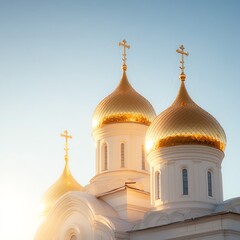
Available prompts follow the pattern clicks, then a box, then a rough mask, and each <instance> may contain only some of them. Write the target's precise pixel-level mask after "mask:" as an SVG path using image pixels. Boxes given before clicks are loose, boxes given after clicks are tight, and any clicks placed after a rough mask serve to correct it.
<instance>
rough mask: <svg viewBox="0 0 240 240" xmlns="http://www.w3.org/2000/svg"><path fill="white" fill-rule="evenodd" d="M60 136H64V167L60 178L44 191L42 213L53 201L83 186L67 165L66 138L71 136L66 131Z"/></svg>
mask: <svg viewBox="0 0 240 240" xmlns="http://www.w3.org/2000/svg"><path fill="white" fill-rule="evenodd" d="M61 136H63V137H65V138H66V147H65V151H66V155H65V167H64V170H63V173H62V175H61V176H60V178H59V179H58V180H57V181H56V182H55V183H54V184H53V185H52V186H51V187H50V188H49V189H48V190H47V191H46V193H45V194H44V196H43V201H42V203H43V215H45V214H47V213H48V212H49V210H50V209H51V207H52V206H53V205H54V204H55V202H56V201H57V200H58V199H59V198H60V197H61V196H63V195H64V194H65V193H67V192H71V191H82V190H83V187H82V186H81V185H80V184H79V183H78V182H77V181H76V180H75V179H74V177H73V176H72V174H71V172H70V169H69V165H68V160H69V157H68V143H67V139H68V138H71V136H69V135H68V132H67V131H65V132H64V134H61Z"/></svg>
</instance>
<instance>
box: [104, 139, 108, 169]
mask: <svg viewBox="0 0 240 240" xmlns="http://www.w3.org/2000/svg"><path fill="white" fill-rule="evenodd" d="M107 169H108V148H107V144H105V145H104V163H103V170H107Z"/></svg>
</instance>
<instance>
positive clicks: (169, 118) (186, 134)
mask: <svg viewBox="0 0 240 240" xmlns="http://www.w3.org/2000/svg"><path fill="white" fill-rule="evenodd" d="M182 61H183V60H182ZM182 67H183V66H182ZM183 68H184V67H183ZM182 70H183V69H182ZM179 78H180V80H181V86H180V89H179V92H178V95H177V98H176V99H175V101H174V102H173V104H172V105H171V106H170V107H169V108H167V109H166V110H165V111H163V112H162V113H161V114H160V115H158V116H157V117H156V119H155V120H154V121H153V122H152V124H151V125H150V127H149V128H148V130H147V133H146V149H147V152H148V153H149V152H150V151H152V150H156V149H159V148H161V147H170V146H176V145H191V144H195V145H205V146H210V147H214V148H216V149H219V150H221V151H224V150H225V146H226V135H225V132H224V130H223V128H222V127H221V125H220V124H219V122H218V121H217V120H216V119H215V118H214V117H213V116H212V115H210V114H209V113H208V112H206V111H205V110H203V109H202V108H201V107H199V106H198V105H197V104H196V103H195V102H194V101H193V100H192V99H191V97H190V96H189V95H188V92H187V90H186V87H185V84H184V81H185V78H186V76H185V74H184V72H183V71H182V73H181V74H180V77H179Z"/></svg>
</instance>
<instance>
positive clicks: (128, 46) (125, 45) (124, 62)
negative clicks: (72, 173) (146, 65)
mask: <svg viewBox="0 0 240 240" xmlns="http://www.w3.org/2000/svg"><path fill="white" fill-rule="evenodd" d="M126 43H127V41H126V40H125V39H123V40H122V42H120V43H118V46H120V47H123V58H122V60H123V66H126V60H127V58H126V56H127V54H126V48H127V49H129V48H130V45H127V44H126Z"/></svg>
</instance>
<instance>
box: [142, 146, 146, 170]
mask: <svg viewBox="0 0 240 240" xmlns="http://www.w3.org/2000/svg"><path fill="white" fill-rule="evenodd" d="M145 162H146V158H145V149H144V145H142V170H146V166H145Z"/></svg>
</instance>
